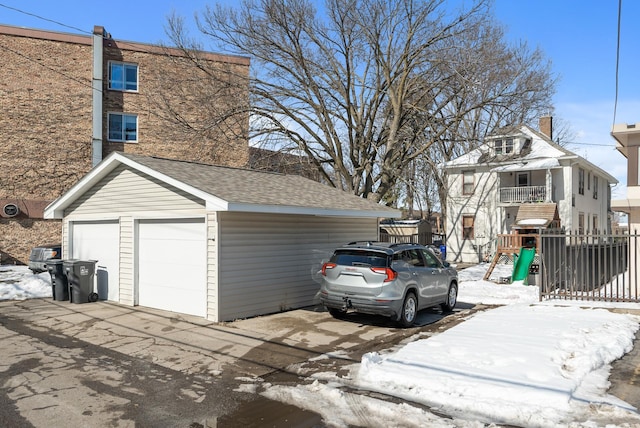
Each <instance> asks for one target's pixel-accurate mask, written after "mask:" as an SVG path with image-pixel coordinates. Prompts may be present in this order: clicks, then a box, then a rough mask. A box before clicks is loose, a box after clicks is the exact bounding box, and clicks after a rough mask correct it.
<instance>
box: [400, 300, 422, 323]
mask: <svg viewBox="0 0 640 428" xmlns="http://www.w3.org/2000/svg"><path fill="white" fill-rule="evenodd" d="M417 314H418V299H416V295H415V294H414V293H413V292H412V291H410V292H409V293H407V297H405V298H404V303H403V304H402V312H400V321H399V322H400V325H401V326H402V327H411V326H412V325H413V323H414V322H415V321H416V315H417Z"/></svg>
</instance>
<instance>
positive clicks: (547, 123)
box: [538, 116, 553, 140]
mask: <svg viewBox="0 0 640 428" xmlns="http://www.w3.org/2000/svg"><path fill="white" fill-rule="evenodd" d="M538 126H539V128H540V132H542V133H543V134H544V135H546V136H547V137H549V139H550V140H553V117H552V116H542V117H541V118H540V122H539V125H538Z"/></svg>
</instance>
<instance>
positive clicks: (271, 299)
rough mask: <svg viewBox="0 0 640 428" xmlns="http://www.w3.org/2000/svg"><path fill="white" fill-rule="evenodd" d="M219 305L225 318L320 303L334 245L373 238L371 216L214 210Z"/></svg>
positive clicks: (375, 230)
mask: <svg viewBox="0 0 640 428" xmlns="http://www.w3.org/2000/svg"><path fill="white" fill-rule="evenodd" d="M218 227H219V239H218V241H219V242H218V250H219V252H218V257H219V259H218V260H219V266H218V281H219V284H218V297H219V302H218V307H219V315H218V319H217V320H216V321H229V320H233V319H238V318H245V317H250V316H255V315H262V314H267V313H275V312H280V311H284V310H288V309H294V308H300V307H304V306H310V305H313V304H314V303H318V301H317V300H316V294H317V292H318V291H319V289H320V282H319V273H318V272H319V271H320V269H321V267H322V262H323V261H327V260H328V259H329V257H330V256H331V253H332V251H333V249H334V248H335V247H336V246H339V245H342V244H344V243H346V242H349V241H364V240H376V239H377V236H378V221H377V219H375V218H343V217H319V216H303V215H284V214H254V213H229V212H220V213H218Z"/></svg>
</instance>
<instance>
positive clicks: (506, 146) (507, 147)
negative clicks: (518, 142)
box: [504, 138, 515, 154]
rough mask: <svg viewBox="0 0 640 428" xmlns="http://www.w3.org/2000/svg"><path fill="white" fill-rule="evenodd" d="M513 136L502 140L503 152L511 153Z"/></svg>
mask: <svg viewBox="0 0 640 428" xmlns="http://www.w3.org/2000/svg"><path fill="white" fill-rule="evenodd" d="M514 147H515V146H514V143H513V138H507V139H506V140H504V152H505V154H509V153H513V150H514Z"/></svg>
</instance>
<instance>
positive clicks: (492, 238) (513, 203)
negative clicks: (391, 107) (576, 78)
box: [445, 117, 617, 263]
mask: <svg viewBox="0 0 640 428" xmlns="http://www.w3.org/2000/svg"><path fill="white" fill-rule="evenodd" d="M551 138H552V120H551V117H543V118H541V119H540V132H538V131H535V130H533V129H531V128H530V127H529V126H526V125H520V126H515V127H510V128H505V129H502V130H501V131H500V132H499V134H497V135H493V136H491V137H489V138H487V139H486V140H485V141H484V144H483V145H482V146H480V147H479V148H477V149H475V150H472V151H471V152H469V153H467V154H465V155H463V156H460V157H458V158H456V159H454V160H452V161H450V162H447V163H446V164H445V169H446V172H447V176H448V186H449V187H448V188H449V194H448V198H447V218H446V234H447V242H446V244H447V259H448V260H450V261H455V262H462V263H478V262H480V261H483V260H487V258H488V257H489V256H491V255H492V254H493V252H494V251H495V250H496V239H497V235H498V234H507V233H513V232H515V231H517V230H520V231H527V232H531V231H532V229H533V230H536V229H540V228H547V227H562V228H564V229H566V230H571V231H577V232H585V233H586V232H592V231H601V232H603V231H604V232H608V231H609V230H610V224H611V216H612V212H611V185H613V184H617V180H616V179H615V178H614V177H613V176H611V175H610V174H608V173H607V172H606V171H604V170H602V169H600V168H598V167H597V166H595V165H594V164H592V163H591V162H589V161H587V160H586V159H584V158H582V157H580V156H578V155H577V154H575V153H573V152H571V151H569V150H567V149H566V148H564V147H561V146H559V145H558V144H556V143H554V142H553V141H552V139H551Z"/></svg>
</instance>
